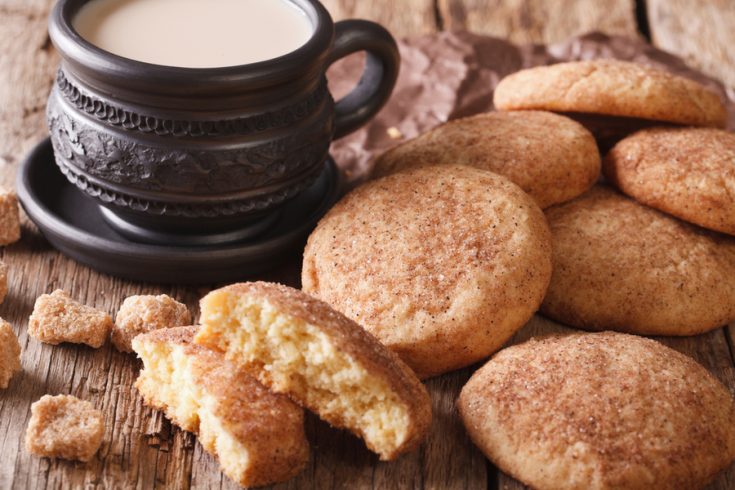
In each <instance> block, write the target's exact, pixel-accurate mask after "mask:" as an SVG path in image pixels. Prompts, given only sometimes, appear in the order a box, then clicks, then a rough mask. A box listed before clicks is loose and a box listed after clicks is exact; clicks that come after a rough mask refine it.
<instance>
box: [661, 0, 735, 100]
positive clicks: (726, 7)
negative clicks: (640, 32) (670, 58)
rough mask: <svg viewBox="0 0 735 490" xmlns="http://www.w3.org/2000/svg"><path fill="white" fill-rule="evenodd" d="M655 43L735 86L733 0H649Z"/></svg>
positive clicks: (734, 17) (734, 6) (734, 19)
mask: <svg viewBox="0 0 735 490" xmlns="http://www.w3.org/2000/svg"><path fill="white" fill-rule="evenodd" d="M646 6H647V10H648V22H649V26H650V30H651V37H652V40H653V43H654V44H655V45H656V46H658V47H659V48H661V49H665V50H666V51H670V52H672V53H674V54H676V55H679V56H681V57H682V58H684V59H686V60H687V61H688V62H689V63H690V64H691V65H692V66H694V67H696V68H699V69H701V70H702V71H704V72H705V73H707V74H709V75H712V76H714V77H716V78H719V79H720V80H722V81H723V82H724V83H725V84H726V85H728V86H729V87H730V89H732V90H735V50H733V46H735V4H733V2H732V0H648V1H647V2H646Z"/></svg>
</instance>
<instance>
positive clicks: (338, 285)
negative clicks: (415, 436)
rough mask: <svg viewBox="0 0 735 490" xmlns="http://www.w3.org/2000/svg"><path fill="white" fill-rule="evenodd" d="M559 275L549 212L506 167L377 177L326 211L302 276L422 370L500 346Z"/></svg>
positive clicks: (432, 371) (455, 364)
mask: <svg viewBox="0 0 735 490" xmlns="http://www.w3.org/2000/svg"><path fill="white" fill-rule="evenodd" d="M550 276H551V237H550V234H549V229H548V226H547V224H546V219H545V217H544V215H543V212H542V211H541V210H540V209H539V207H538V205H537V204H536V203H535V202H534V201H533V199H531V197H530V196H528V194H526V193H525V192H523V191H522V190H521V189H520V188H519V187H518V186H516V185H515V184H513V183H511V182H510V181H509V180H508V179H506V178H505V177H502V176H500V175H497V174H494V173H492V172H488V171H484V170H480V169H476V168H471V167H467V166H455V165H446V166H444V165H443V166H433V167H423V168H419V169H413V170H408V171H406V172H399V173H396V174H393V175H391V176H388V177H385V178H382V179H378V180H375V181H372V182H369V183H367V184H365V185H363V186H361V187H359V188H357V189H356V190H354V191H353V192H352V193H350V194H348V195H347V196H346V197H344V198H343V199H342V200H341V201H340V202H339V203H337V205H336V206H334V207H333V208H332V209H331V210H330V211H329V212H328V213H327V215H326V216H325V217H324V218H323V219H322V220H321V222H320V223H319V225H318V226H317V228H316V230H315V231H314V232H313V233H312V235H311V236H310V237H309V240H308V243H307V245H306V250H305V251H304V264H303V270H302V276H301V278H302V284H303V288H304V290H305V291H306V292H308V293H310V294H313V295H315V296H317V297H318V298H320V299H322V300H324V301H326V302H327V303H329V304H330V305H331V306H332V307H334V308H335V309H337V310H338V311H341V312H342V313H344V314H345V315H347V316H348V317H349V318H351V319H353V320H355V321H356V322H358V323H360V324H361V325H363V326H364V327H365V328H366V329H367V330H368V331H369V332H370V333H372V334H373V335H375V337H377V338H378V340H380V341H381V342H382V343H383V344H385V345H386V346H388V347H389V348H390V349H391V350H393V351H394V352H396V353H397V354H398V355H399V356H400V357H401V358H402V359H403V360H404V361H405V362H406V363H407V364H408V365H409V366H410V367H411V368H412V369H413V370H414V371H415V372H416V373H417V374H418V376H419V377H421V378H428V377H431V376H435V375H438V374H441V373H445V372H448V371H452V370H454V369H458V368H461V367H464V366H467V365H469V364H472V363H473V362H476V361H478V360H480V359H483V358H485V357H487V356H489V355H490V354H492V353H493V352H495V351H496V350H497V349H498V348H499V347H500V346H501V345H502V344H503V343H504V342H505V341H506V340H508V338H510V336H511V335H513V333H514V332H515V331H516V330H518V329H519V328H520V327H521V326H522V325H524V324H525V323H526V322H527V321H528V319H529V318H530V317H531V316H532V315H533V313H534V312H535V311H536V310H537V308H538V306H539V304H540V303H541V300H542V299H543V296H544V293H545V292H546V287H547V285H548V281H549V278H550Z"/></svg>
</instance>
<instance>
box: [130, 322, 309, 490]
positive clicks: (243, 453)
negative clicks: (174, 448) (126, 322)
mask: <svg viewBox="0 0 735 490" xmlns="http://www.w3.org/2000/svg"><path fill="white" fill-rule="evenodd" d="M196 328H197V327H175V328H166V329H161V330H154V331H152V332H150V333H147V334H142V335H139V336H137V337H135V338H134V339H133V348H134V349H135V352H136V353H137V354H138V356H140V358H141V359H142V360H143V365H144V368H143V370H142V371H141V373H140V377H139V378H138V380H137V381H136V383H135V387H136V388H137V389H138V391H139V392H140V393H141V395H142V396H143V399H144V400H145V403H146V404H147V405H150V406H152V407H155V408H157V409H160V410H163V411H164V413H165V414H166V416H167V417H168V418H170V419H171V420H172V421H173V422H174V423H176V424H177V425H178V426H180V427H181V428H182V429H184V430H187V431H189V432H193V433H195V434H196V435H197V437H198V438H199V442H200V443H201V444H202V447H204V449H205V450H207V451H208V452H209V453H211V454H212V455H214V456H215V457H216V458H217V459H218V460H219V463H220V466H221V467H222V470H223V471H224V473H225V474H226V475H227V476H228V477H229V478H230V479H232V480H233V481H234V482H236V483H238V484H239V485H242V486H244V487H251V486H261V485H268V484H271V483H277V482H281V481H285V480H288V479H290V478H292V477H294V476H296V475H297V474H298V473H299V472H300V471H301V470H302V469H303V468H304V466H305V465H306V462H307V461H308V459H309V443H308V441H307V440H306V435H305V433H304V411H303V409H301V407H299V406H298V405H296V404H294V403H293V402H292V401H291V400H289V399H288V397H286V396H284V395H278V394H275V393H272V392H270V391H269V390H268V389H267V388H265V387H264V386H263V385H261V384H260V383H259V382H258V381H257V380H256V379H255V378H253V377H251V376H250V375H248V374H247V373H246V372H245V371H244V370H242V369H240V368H238V367H237V366H235V365H233V364H230V363H229V362H227V361H226V360H225V359H224V356H223V355H222V354H221V353H218V352H215V351H212V350H209V349H206V348H204V347H201V346H198V345H196V344H194V343H193V342H192V339H193V337H194V334H195V333H196Z"/></svg>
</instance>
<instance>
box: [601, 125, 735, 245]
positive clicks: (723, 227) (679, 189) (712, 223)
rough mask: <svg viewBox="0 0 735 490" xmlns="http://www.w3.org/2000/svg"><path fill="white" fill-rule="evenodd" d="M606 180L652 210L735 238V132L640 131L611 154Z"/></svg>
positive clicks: (708, 130) (679, 129) (607, 157)
mask: <svg viewBox="0 0 735 490" xmlns="http://www.w3.org/2000/svg"><path fill="white" fill-rule="evenodd" d="M605 177H606V178H607V179H608V180H609V181H610V182H612V183H613V184H614V185H615V186H616V187H617V188H618V189H620V190H621V191H622V192H623V193H625V194H627V195H629V196H631V197H633V198H634V199H635V200H637V201H639V202H641V203H643V204H645V205H647V206H650V207H652V208H656V209H658V210H660V211H663V212H665V213H668V214H671V215H673V216H676V217H678V218H680V219H683V220H685V221H688V222H690V223H694V224H697V225H699V226H702V227H704V228H708V229H710V230H715V231H719V232H722V233H727V234H730V235H735V133H732V132H730V131H724V130H719V129H710V128H652V129H647V130H643V131H640V132H638V133H635V134H633V135H632V136H629V137H627V138H625V139H624V140H622V141H620V142H619V143H618V144H617V145H615V147H614V148H613V149H612V150H611V151H610V152H609V153H608V154H607V156H606V157H605Z"/></svg>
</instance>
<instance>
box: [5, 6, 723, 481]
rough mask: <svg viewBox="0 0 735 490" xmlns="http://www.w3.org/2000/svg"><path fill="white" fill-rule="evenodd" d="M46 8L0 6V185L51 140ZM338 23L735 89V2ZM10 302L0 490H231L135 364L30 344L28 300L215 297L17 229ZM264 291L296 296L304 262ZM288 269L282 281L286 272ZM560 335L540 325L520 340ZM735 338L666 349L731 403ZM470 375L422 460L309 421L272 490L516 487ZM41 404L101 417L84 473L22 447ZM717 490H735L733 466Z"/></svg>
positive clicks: (481, 11) (454, 382)
mask: <svg viewBox="0 0 735 490" xmlns="http://www.w3.org/2000/svg"><path fill="white" fill-rule="evenodd" d="M51 3H52V1H51V0H0V183H3V184H6V185H12V182H13V178H14V174H15V167H16V166H17V164H18V162H19V160H20V159H21V158H22V157H23V155H24V153H25V152H26V151H27V150H28V148H29V147H30V146H31V145H32V144H33V143H35V142H36V141H38V140H40V139H41V138H42V137H43V136H44V135H45V133H46V128H45V124H44V116H43V112H44V107H45V102H46V96H47V93H48V91H49V88H50V86H51V81H52V78H53V74H54V71H55V67H56V64H57V61H58V58H57V55H56V53H55V52H54V50H53V48H52V46H51V45H50V42H49V39H48V36H47V34H46V16H47V14H48V11H49V7H50V4H51ZM325 3H326V4H327V6H328V7H329V9H330V10H331V11H332V13H333V14H334V16H335V17H336V18H344V17H364V18H371V19H375V20H378V21H380V22H382V23H383V24H385V25H386V26H388V27H389V28H390V29H391V30H392V31H393V32H394V33H395V34H396V35H399V36H402V35H412V34H418V33H427V32H434V31H437V30H439V29H457V28H468V29H470V30H474V31H477V32H482V33H488V34H493V35H497V36H502V37H507V38H509V39H511V40H513V41H516V42H553V41H558V40H562V39H564V38H566V37H568V36H571V35H574V34H578V33H581V32H586V31H589V30H595V29H597V30H603V31H605V32H608V33H616V34H624V35H629V36H641V35H646V36H650V37H651V38H652V39H653V41H654V42H655V43H656V44H658V45H659V46H661V47H663V48H665V49H668V50H671V51H673V52H676V53H678V54H680V55H681V56H683V57H685V58H686V59H687V60H688V61H689V62H690V63H691V64H692V65H693V66H696V67H698V68H700V69H702V70H704V71H705V72H707V73H709V74H711V75H714V76H717V77H719V78H720V79H721V80H722V81H723V82H725V84H726V85H728V86H729V87H730V90H732V89H733V87H735V60H734V59H733V56H734V55H733V51H732V49H731V48H732V46H733V45H735V43H734V42H733V41H735V6H733V5H732V3H731V1H730V0H709V1H707V0H648V1H647V2H646V3H645V6H644V4H643V3H640V4H638V5H636V4H634V2H633V0H616V1H612V0H553V1H551V0H372V1H367V0H328V1H326V2H325ZM2 260H4V261H5V262H6V263H7V264H8V265H9V267H10V284H9V286H10V293H9V295H8V298H7V299H6V300H5V302H4V303H3V304H2V305H1V306H0V316H2V317H3V318H5V319H7V320H8V321H10V322H11V323H12V324H13V326H14V328H15V331H16V332H17V333H18V336H19V339H20V343H21V346H22V349H23V372H22V373H21V374H19V375H17V376H16V377H15V378H14V380H13V381H12V383H11V386H10V388H9V389H7V390H4V391H0V489H5V488H18V489H26V488H70V487H74V488H81V487H82V486H83V487H84V488H88V487H89V488H93V487H106V488H151V487H155V486H160V487H167V488H189V487H196V488H235V486H234V485H233V484H232V483H231V482H229V481H228V480H227V478H225V477H224V476H223V475H222V474H221V473H220V471H219V470H218V465H217V463H216V462H215V461H214V459H213V458H211V457H210V456H209V455H208V454H206V453H205V452H204V451H203V450H202V448H201V447H200V446H199V445H198V444H197V443H196V440H195V438H194V437H193V436H192V435H190V434H187V433H185V432H182V431H180V430H178V429H176V428H174V427H172V426H171V425H170V424H169V423H168V421H167V420H166V419H165V418H163V417H162V416H161V415H160V413H157V412H155V411H153V410H150V409H148V408H146V407H144V406H143V405H142V403H141V400H140V397H139V396H138V395H137V393H136V391H135V389H134V388H132V384H133V381H134V380H135V377H136V376H137V372H138V369H139V367H140V366H139V363H138V361H136V360H135V359H134V358H133V357H132V356H130V355H124V354H121V353H118V352H117V351H115V350H114V349H113V348H111V346H109V345H107V346H105V347H103V348H101V349H97V350H95V349H90V348H86V347H79V346H73V345H61V346H57V347H52V346H50V345H44V344H41V343H39V342H37V341H35V340H33V339H30V338H29V337H28V335H27V333H26V328H27V321H28V316H29V315H30V313H31V310H32V307H33V302H34V299H35V298H36V297H37V296H39V295H40V294H42V293H44V292H49V291H51V290H53V289H56V288H63V289H66V290H67V291H68V292H69V293H70V294H71V295H72V296H74V297H75V298H77V299H78V300H80V301H82V302H84V303H87V304H91V305H96V306H98V307H100V308H103V309H105V310H107V311H109V312H110V313H114V312H115V311H116V310H117V308H118V306H119V305H120V303H121V302H122V300H123V298H124V297H125V296H128V295H131V294H153V293H161V292H163V293H167V294H170V295H172V296H174V297H176V298H179V299H180V300H182V301H185V302H187V303H188V304H189V305H190V306H191V307H192V308H193V309H194V310H195V309H196V305H197V301H198V299H199V298H200V297H201V296H202V295H203V294H204V293H206V292H207V291H208V290H209V289H210V288H208V287H204V288H181V287H171V286H154V285H145V284H136V283H132V282H128V281H123V280H119V279H115V278H112V277H108V276H105V275H101V274H98V273H96V272H94V271H92V270H90V269H88V268H86V267H84V266H81V265H78V264H76V263H75V262H73V261H71V260H69V259H67V258H66V257H64V256H62V255H60V254H59V253H57V252H56V251H54V250H53V249H52V248H51V247H50V246H49V245H48V243H47V242H46V241H45V240H44V239H43V237H42V236H41V235H40V234H39V233H38V231H37V230H36V229H35V228H34V227H33V225H32V224H30V223H29V222H28V221H27V220H24V225H23V238H22V240H21V241H20V242H19V243H16V244H14V245H12V246H10V247H7V248H6V249H4V250H3V251H2ZM292 262H293V263H291V264H285V265H284V267H283V268H282V272H274V273H271V274H269V275H267V276H264V277H263V279H266V280H277V281H280V282H285V283H287V284H291V285H294V286H298V282H299V281H298V274H297V273H296V272H295V271H296V270H297V269H298V257H295V258H294V259H293V260H292ZM289 271H290V272H289ZM549 328H552V329H553V328H556V327H555V326H553V325H550V324H549V322H547V321H545V320H543V319H541V318H535V319H534V320H533V321H532V322H531V323H530V324H529V325H528V326H527V327H526V328H525V329H524V330H523V331H521V332H520V333H519V338H526V337H528V336H530V335H532V334H533V333H534V332H537V331H539V330H547V329H549ZM733 336H735V328H733V326H730V327H727V328H722V329H719V330H716V331H713V332H711V333H709V334H706V335H702V336H698V337H689V338H681V339H662V340H663V341H664V342H665V343H666V344H668V345H670V346H672V347H674V348H675V349H677V350H680V351H682V352H685V353H686V354H688V355H690V356H692V357H694V358H695V359H697V360H698V361H699V362H700V363H702V364H703V365H704V366H706V367H707V368H708V369H709V370H711V371H712V372H713V373H714V374H715V375H716V376H717V377H718V378H719V379H721V380H722V381H723V382H724V383H726V384H727V385H728V386H729V388H730V389H731V390H732V391H733V392H735V367H734V366H733V360H734V358H733V352H735V344H734V343H733ZM471 371H472V370H471V369H467V370H463V371H460V372H457V373H453V374H450V375H445V376H442V377H439V378H437V379H433V380H431V381H429V382H428V387H429V390H430V391H431V394H432V400H433V408H434V424H433V427H432V431H431V434H430V436H429V437H428V439H427V441H426V443H425V444H424V445H423V446H422V447H421V449H420V450H418V451H416V452H415V453H413V454H410V455H407V456H405V457H403V458H402V459H400V460H399V461H397V462H394V463H390V464H386V463H379V462H378V461H377V459H376V458H375V457H374V456H373V455H371V454H370V453H369V452H368V451H367V450H366V449H365V448H364V446H363V445H362V443H361V442H360V441H358V440H356V439H355V438H353V437H352V436H350V435H348V434H345V433H344V432H340V431H336V430H333V429H330V428H329V427H327V426H326V425H325V424H323V423H321V422H320V421H318V420H316V419H315V418H313V417H311V418H309V419H308V422H307V431H308V435H309V439H310V441H311V443H312V447H313V455H312V459H311V461H310V463H309V466H308V468H307V469H306V471H304V472H303V474H301V475H300V476H299V477H298V478H296V479H294V480H292V481H291V482H288V483H287V484H284V485H281V486H278V488H315V489H324V488H350V489H353V488H354V489H357V488H437V489H454V488H457V489H459V488H473V489H475V488H476V489H485V488H508V489H515V488H522V485H520V484H519V483H517V482H515V481H514V480H512V479H511V478H509V477H507V476H505V475H503V474H502V473H500V472H498V471H497V469H495V468H494V467H493V466H492V465H491V464H490V463H489V462H488V461H487V460H486V459H485V458H484V457H483V456H482V455H481V454H480V453H479V452H478V451H477V450H476V449H475V448H474V447H473V446H472V444H470V442H469V441H468V439H467V437H466V435H465V433H464V430H463V428H462V427H461V425H460V423H459V421H458V419H457V416H456V412H455V410H454V400H455V398H456V396H457V393H458V392H459V389H460V388H461V387H462V385H463V384H464V383H465V382H466V380H467V379H468V377H469V375H470V373H471ZM46 393H51V394H58V393H71V394H73V395H76V396H79V397H81V398H84V399H88V400H90V401H92V402H93V403H94V404H95V405H96V406H98V407H100V408H101V409H102V410H103V412H104V414H105V422H106V430H105V437H104V442H103V445H102V448H101V450H100V452H99V453H98V455H97V457H96V458H95V459H94V460H93V461H91V462H90V463H88V464H86V465H83V464H75V463H69V462H64V461H49V460H47V459H42V458H37V457H32V456H30V455H29V454H28V453H26V452H25V450H24V449H23V434H24V430H25V426H26V424H27V421H28V416H29V408H30V405H31V403H33V402H34V401H35V400H37V399H38V398H39V397H41V396H42V395H44V394H46ZM711 488H712V489H722V490H725V489H732V488H735V468H730V470H729V471H727V472H726V473H725V474H723V475H721V476H720V477H719V478H718V479H717V480H716V481H715V482H714V483H713V484H712V485H711Z"/></svg>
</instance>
